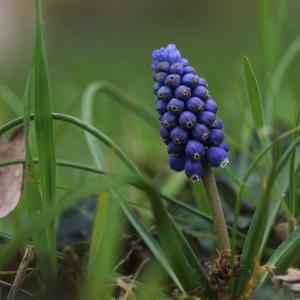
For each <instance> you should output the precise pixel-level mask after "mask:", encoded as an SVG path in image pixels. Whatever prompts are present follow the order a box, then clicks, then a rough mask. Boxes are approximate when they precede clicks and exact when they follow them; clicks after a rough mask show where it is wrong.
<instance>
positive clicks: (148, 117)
mask: <svg viewBox="0 0 300 300" xmlns="http://www.w3.org/2000/svg"><path fill="white" fill-rule="evenodd" d="M99 92H104V93H106V94H108V95H109V96H111V98H112V99H113V100H115V101H116V102H117V103H119V104H120V105H122V106H123V107H124V108H126V109H128V110H129V111H131V112H132V113H134V114H136V115H137V116H139V117H140V118H142V119H144V120H145V121H146V122H147V124H148V125H150V126H151V127H152V128H154V129H155V130H157V128H158V122H157V118H156V115H155V113H154V112H152V111H150V110H149V109H147V108H146V107H145V105H144V104H142V103H141V102H139V101H137V100H135V99H134V98H133V97H131V96H130V95H129V94H127V93H126V92H124V91H122V90H121V89H120V88H118V87H117V86H115V85H113V84H111V83H108V82H105V81H97V82H94V83H91V84H90V85H89V86H88V87H87V88H86V90H85V92H84V95H83V102H85V101H91V102H92V101H94V99H95V97H96V95H97V93H99ZM87 98H89V99H90V100H87Z"/></svg>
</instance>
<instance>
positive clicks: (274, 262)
mask: <svg viewBox="0 0 300 300" xmlns="http://www.w3.org/2000/svg"><path fill="white" fill-rule="evenodd" d="M299 249H300V228H297V229H296V230H295V231H294V232H292V233H291V234H290V235H289V236H288V237H287V238H286V239H285V240H284V241H283V242H282V243H281V244H280V246H279V247H278V248H277V249H276V250H275V251H274V253H273V254H272V255H271V257H270V258H269V259H268V261H267V265H269V267H270V268H271V269H273V271H274V272H275V273H277V274H280V273H282V272H285V271H286V270H287V268H289V267H290V266H292V264H293V263H294V262H295V261H296V260H297V259H298V257H299ZM268 275H269V274H268V273H267V272H264V273H263V274H262V275H261V277H260V280H259V286H260V285H261V284H263V282H264V281H265V280H266V279H267V277H268Z"/></svg>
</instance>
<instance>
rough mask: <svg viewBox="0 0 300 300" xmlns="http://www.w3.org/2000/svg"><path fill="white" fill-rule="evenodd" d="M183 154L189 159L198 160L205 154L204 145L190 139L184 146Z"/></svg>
mask: <svg viewBox="0 0 300 300" xmlns="http://www.w3.org/2000/svg"><path fill="white" fill-rule="evenodd" d="M185 155H186V157H187V158H188V159H190V160H193V161H197V160H200V159H201V158H202V157H203V156H204V155H205V147H204V146H203V144H201V143H200V142H198V141H195V140H190V141H189V142H188V143H187V145H186V147H185Z"/></svg>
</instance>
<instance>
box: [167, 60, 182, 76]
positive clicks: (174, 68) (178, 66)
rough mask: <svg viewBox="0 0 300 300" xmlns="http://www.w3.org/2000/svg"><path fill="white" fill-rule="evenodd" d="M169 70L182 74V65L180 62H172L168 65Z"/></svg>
mask: <svg viewBox="0 0 300 300" xmlns="http://www.w3.org/2000/svg"><path fill="white" fill-rule="evenodd" d="M169 72H170V73H172V74H178V75H182V74H183V65H182V64H181V63H180V62H177V63H174V64H172V65H171V66H170V69H169Z"/></svg>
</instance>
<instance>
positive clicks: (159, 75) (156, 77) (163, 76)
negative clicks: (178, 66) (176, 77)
mask: <svg viewBox="0 0 300 300" xmlns="http://www.w3.org/2000/svg"><path fill="white" fill-rule="evenodd" d="M167 76H168V73H165V72H157V73H155V74H154V80H155V81H156V82H159V83H164V82H165V80H166V78H167Z"/></svg>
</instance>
